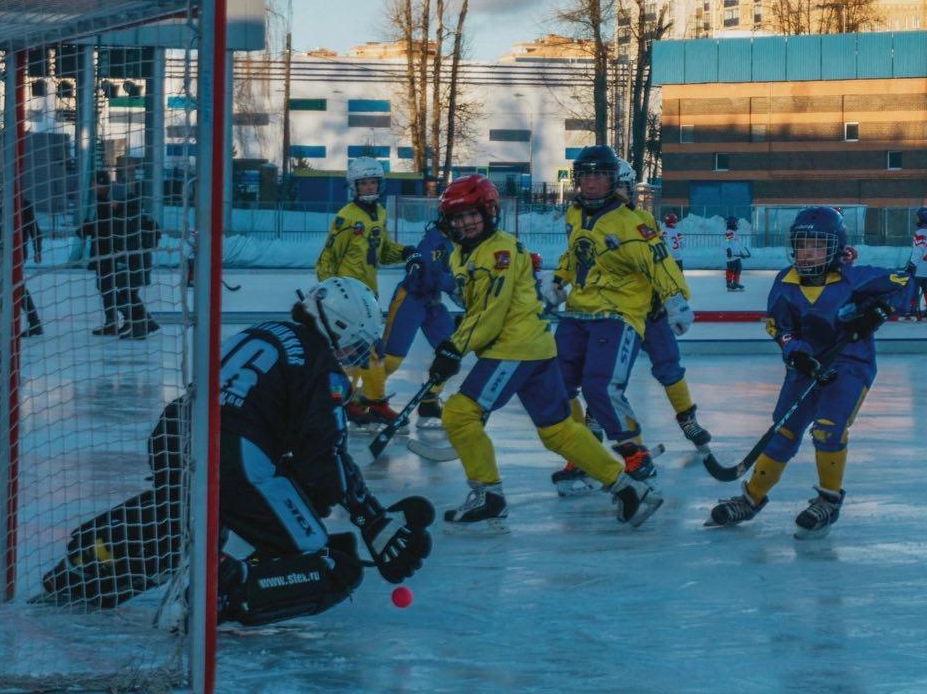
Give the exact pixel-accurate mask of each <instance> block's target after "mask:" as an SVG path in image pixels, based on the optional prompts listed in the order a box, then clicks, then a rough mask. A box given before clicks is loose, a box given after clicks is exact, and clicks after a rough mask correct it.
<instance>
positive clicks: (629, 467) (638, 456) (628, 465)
mask: <svg viewBox="0 0 927 694" xmlns="http://www.w3.org/2000/svg"><path fill="white" fill-rule="evenodd" d="M613 448H614V450H615V452H616V453H618V454H619V455H620V456H621V457H622V458H624V471H625V472H626V473H628V474H629V475H630V476H631V477H633V478H634V479H636V480H645V479H648V478H650V477H656V476H657V468H656V467H655V466H654V464H653V456H651V455H650V451H649V450H648V449H647V446H641V445H638V444H636V443H634V442H633V441H625V442H624V443H622V444H619V445H616V446H613Z"/></svg>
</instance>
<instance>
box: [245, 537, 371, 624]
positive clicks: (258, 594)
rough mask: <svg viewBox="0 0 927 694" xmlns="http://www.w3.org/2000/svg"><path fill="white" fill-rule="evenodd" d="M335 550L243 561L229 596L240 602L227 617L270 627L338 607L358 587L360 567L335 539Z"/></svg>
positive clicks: (347, 546) (345, 546)
mask: <svg viewBox="0 0 927 694" xmlns="http://www.w3.org/2000/svg"><path fill="white" fill-rule="evenodd" d="M342 535H352V534H351V533H342ZM332 537H337V536H332ZM352 537H353V535H352ZM329 539H332V538H329ZM334 544H335V545H337V546H338V547H340V549H335V548H330V550H329V552H328V553H327V554H326V553H325V551H324V550H323V551H322V552H317V553H315V554H297V555H293V556H289V557H281V558H276V559H263V560H258V561H253V560H252V561H248V562H247V563H246V573H247V575H246V576H245V580H244V585H243V586H242V587H241V588H240V589H238V590H233V591H232V592H231V593H230V594H229V597H230V599H231V600H233V601H236V602H239V604H238V605H233V609H232V610H230V613H231V614H234V615H235V617H234V618H235V619H237V621H239V622H241V623H242V624H247V625H255V624H269V623H271V622H278V621H280V620H282V619H291V618H292V617H298V616H301V615H314V614H319V613H320V612H324V611H325V610H327V609H329V608H330V607H333V606H334V605H337V604H338V603H339V602H341V601H342V600H344V599H345V598H347V597H348V596H349V595H350V594H351V593H352V592H353V591H354V589H355V588H357V586H359V585H360V582H361V580H362V579H363V565H362V564H361V563H360V559H359V558H358V557H357V552H356V546H353V547H352V546H350V541H349V540H347V539H346V538H338V539H336V540H335V543H334ZM341 550H348V551H341ZM236 608H237V609H236Z"/></svg>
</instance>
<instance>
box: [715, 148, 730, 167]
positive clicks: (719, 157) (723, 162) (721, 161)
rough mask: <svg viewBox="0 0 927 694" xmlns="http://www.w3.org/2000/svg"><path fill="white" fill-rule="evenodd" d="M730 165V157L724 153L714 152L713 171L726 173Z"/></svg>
mask: <svg viewBox="0 0 927 694" xmlns="http://www.w3.org/2000/svg"><path fill="white" fill-rule="evenodd" d="M729 165H730V156H729V155H728V154H727V153H725V152H715V171H727V170H728V168H729Z"/></svg>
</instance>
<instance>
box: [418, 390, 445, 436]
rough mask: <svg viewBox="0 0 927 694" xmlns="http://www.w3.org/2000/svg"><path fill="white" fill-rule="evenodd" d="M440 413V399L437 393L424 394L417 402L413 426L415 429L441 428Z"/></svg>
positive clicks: (441, 412) (441, 411) (441, 409)
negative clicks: (416, 417) (416, 415)
mask: <svg viewBox="0 0 927 694" xmlns="http://www.w3.org/2000/svg"><path fill="white" fill-rule="evenodd" d="M442 414H443V408H442V406H441V399H440V398H439V397H438V396H437V395H433V396H426V397H425V398H423V399H422V401H421V402H420V403H419V404H418V421H417V422H416V423H415V427H416V428H417V429H443V428H444V425H443V424H442V423H441V415H442Z"/></svg>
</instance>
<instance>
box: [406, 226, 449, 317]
mask: <svg viewBox="0 0 927 694" xmlns="http://www.w3.org/2000/svg"><path fill="white" fill-rule="evenodd" d="M453 248H454V247H453V245H452V244H451V242H450V240H448V238H447V237H446V236H445V235H444V234H442V233H441V231H440V230H439V229H438V227H436V226H434V225H433V224H432V225H431V226H429V227H428V228H427V229H426V230H425V235H424V236H423V237H422V240H421V241H419V242H418V246H416V249H415V250H416V251H418V253H419V255H421V256H422V261H423V265H424V270H423V271H422V272H421V273H417V274H416V275H406V277H405V279H403V281H402V286H403V288H405V290H406V291H407V292H409V294H411V295H412V296H414V297H416V298H419V299H425V300H428V301H436V300H438V299H440V298H441V292H448V293H449V294H450V293H453V291H454V276H453V275H452V274H451V268H450V265H449V264H448V260H449V258H450V255H451V251H452V250H453Z"/></svg>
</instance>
